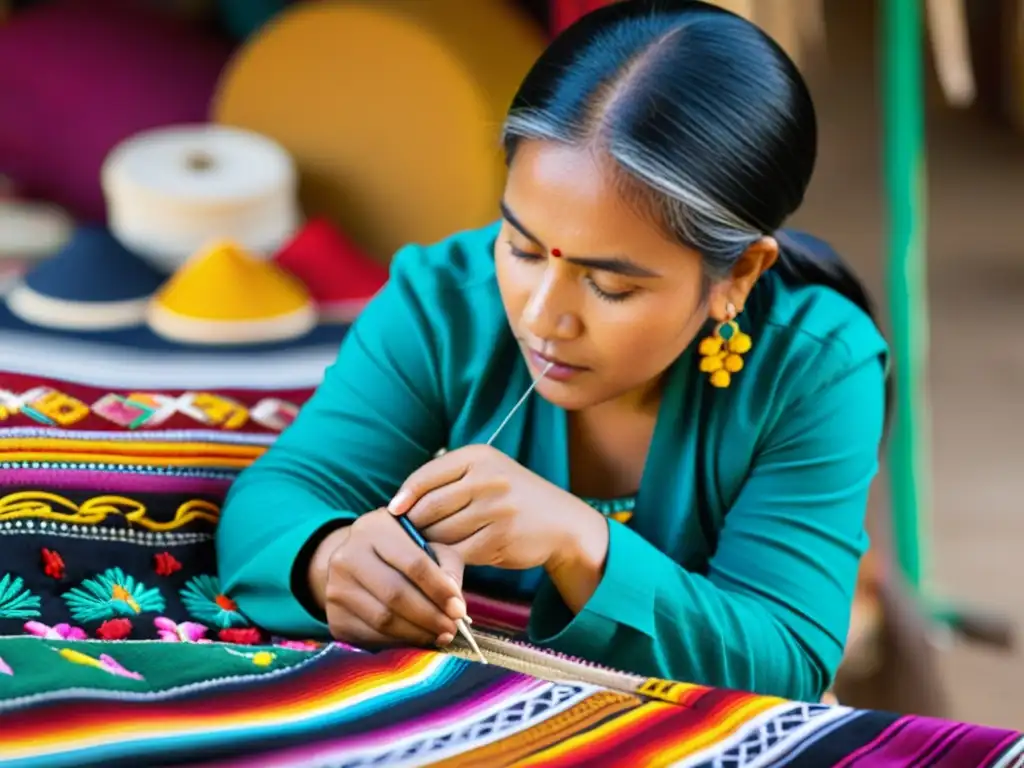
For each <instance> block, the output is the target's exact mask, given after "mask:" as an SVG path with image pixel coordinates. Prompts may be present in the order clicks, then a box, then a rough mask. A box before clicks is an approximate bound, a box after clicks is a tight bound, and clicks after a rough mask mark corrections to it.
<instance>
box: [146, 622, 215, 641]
mask: <svg viewBox="0 0 1024 768" xmlns="http://www.w3.org/2000/svg"><path fill="white" fill-rule="evenodd" d="M153 624H154V625H156V629H157V632H158V633H159V634H160V639H161V640H163V641H164V642H165V643H209V642H211V641H210V640H207V639H206V633H207V631H208V630H207V629H206V627H204V626H203V625H202V624H196V623H195V622H194V621H183V622H181V623H180V624H178V623H176V622H174V621H172V620H171V619H168V618H167V617H166V616H158V617H157V618H155V619H153Z"/></svg>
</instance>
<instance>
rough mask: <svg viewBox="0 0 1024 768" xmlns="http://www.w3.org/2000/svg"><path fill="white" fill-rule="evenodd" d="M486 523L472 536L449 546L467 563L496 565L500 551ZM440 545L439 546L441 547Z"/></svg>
mask: <svg viewBox="0 0 1024 768" xmlns="http://www.w3.org/2000/svg"><path fill="white" fill-rule="evenodd" d="M489 528H490V526H489V525H485V526H484V527H483V528H481V529H480V530H478V531H477V532H476V533H474V534H473V535H471V536H468V537H467V538H465V539H463V540H462V541H459V542H456V543H455V544H452V545H450V546H449V549H451V550H453V551H454V552H455V554H457V555H458V556H459V557H460V558H461V559H462V562H463V563H465V564H466V565H494V564H495V563H496V562H497V561H498V560H499V559H500V557H499V556H500V554H501V553H500V551H499V550H497V549H496V547H495V546H494V541H493V535H492V533H491V532H490V530H489ZM439 548H440V547H438V549H439Z"/></svg>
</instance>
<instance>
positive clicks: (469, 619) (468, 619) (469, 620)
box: [463, 613, 473, 626]
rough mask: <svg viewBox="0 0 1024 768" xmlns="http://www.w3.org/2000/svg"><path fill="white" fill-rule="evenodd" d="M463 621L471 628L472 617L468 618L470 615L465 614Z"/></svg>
mask: <svg viewBox="0 0 1024 768" xmlns="http://www.w3.org/2000/svg"><path fill="white" fill-rule="evenodd" d="M463 620H464V621H465V622H466V623H467V624H469V625H470V626H472V625H473V617H472V616H470V615H469V614H468V613H467V614H466V618H465V619H463Z"/></svg>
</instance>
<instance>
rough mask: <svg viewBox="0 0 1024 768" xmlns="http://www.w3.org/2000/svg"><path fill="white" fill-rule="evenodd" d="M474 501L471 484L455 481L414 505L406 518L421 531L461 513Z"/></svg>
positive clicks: (426, 494)
mask: <svg viewBox="0 0 1024 768" xmlns="http://www.w3.org/2000/svg"><path fill="white" fill-rule="evenodd" d="M472 501H473V488H472V486H471V485H470V484H469V483H464V482H459V481H455V482H452V483H449V484H448V485H445V486H442V487H440V488H435V489H434V490H432V491H428V492H427V493H425V494H424V495H423V496H421V497H420V498H419V500H418V501H416V503H414V504H413V505H412V506H411V507H410V508H409V511H408V512H406V513H405V516H406V517H408V518H409V522H411V523H412V524H413V525H415V526H416V527H417V528H419V529H420V531H423V530H424V529H425V528H427V527H429V526H431V525H433V524H434V523H437V522H438V521H440V520H444V519H445V518H446V517H449V516H450V515H454V514H456V513H457V512H461V511H462V510H464V509H465V508H466V507H468V506H469V504H470V502H472Z"/></svg>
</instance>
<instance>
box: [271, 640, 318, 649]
mask: <svg viewBox="0 0 1024 768" xmlns="http://www.w3.org/2000/svg"><path fill="white" fill-rule="evenodd" d="M275 645H276V646H277V647H278V648H287V649H288V650H290V651H318V650H320V643H318V642H316V641H315V640H279V641H278V642H276V643H275Z"/></svg>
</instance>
